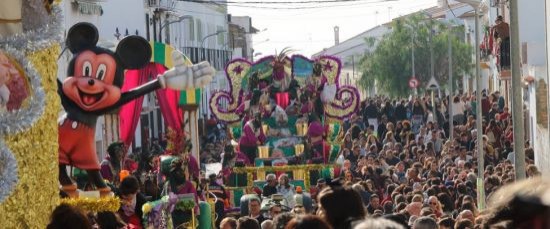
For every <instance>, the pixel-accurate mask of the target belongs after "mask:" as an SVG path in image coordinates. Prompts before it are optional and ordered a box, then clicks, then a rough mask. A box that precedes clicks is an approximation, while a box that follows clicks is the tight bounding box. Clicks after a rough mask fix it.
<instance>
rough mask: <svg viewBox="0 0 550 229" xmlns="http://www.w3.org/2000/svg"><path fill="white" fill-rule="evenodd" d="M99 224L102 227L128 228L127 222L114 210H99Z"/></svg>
mask: <svg viewBox="0 0 550 229" xmlns="http://www.w3.org/2000/svg"><path fill="white" fill-rule="evenodd" d="M96 218H97V220H96V222H97V225H98V226H99V228H101V229H121V228H126V224H125V223H124V222H122V220H121V219H120V218H119V217H118V216H117V215H116V214H115V213H113V212H98V213H97V217H96Z"/></svg>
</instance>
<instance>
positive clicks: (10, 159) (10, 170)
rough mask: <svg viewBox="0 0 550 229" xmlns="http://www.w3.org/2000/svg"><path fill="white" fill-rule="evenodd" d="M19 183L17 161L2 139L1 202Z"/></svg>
mask: <svg viewBox="0 0 550 229" xmlns="http://www.w3.org/2000/svg"><path fill="white" fill-rule="evenodd" d="M16 184H17V161H16V160H15V157H14V156H13V154H12V153H11V152H10V150H9V149H8V147H7V146H6V145H5V144H4V142H3V141H2V140H0V203H1V202H2V201H4V199H5V198H6V197H7V196H8V195H9V194H10V193H11V192H12V190H13V188H14V187H15V185H16Z"/></svg>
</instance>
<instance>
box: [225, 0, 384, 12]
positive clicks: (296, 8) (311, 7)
mask: <svg viewBox="0 0 550 229" xmlns="http://www.w3.org/2000/svg"><path fill="white" fill-rule="evenodd" d="M382 2H386V0H378V1H369V2H355V4H344V5H321V6H295V7H289V6H281V7H275V6H255V5H239V4H233V5H230V6H231V7H241V8H254V9H272V10H308V9H321V8H332V7H349V6H358V5H369V4H375V3H382Z"/></svg>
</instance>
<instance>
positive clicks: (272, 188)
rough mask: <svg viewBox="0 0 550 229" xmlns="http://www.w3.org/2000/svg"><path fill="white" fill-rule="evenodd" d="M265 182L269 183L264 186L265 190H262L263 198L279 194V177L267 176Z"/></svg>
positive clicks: (271, 174)
mask: <svg viewBox="0 0 550 229" xmlns="http://www.w3.org/2000/svg"><path fill="white" fill-rule="evenodd" d="M265 181H266V182H267V183H266V184H265V185H264V188H263V190H262V196H264V197H270V196H271V195H273V194H277V177H276V176H275V174H273V173H270V174H267V176H266V177H265Z"/></svg>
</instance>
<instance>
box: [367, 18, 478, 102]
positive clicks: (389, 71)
mask: <svg viewBox="0 0 550 229" xmlns="http://www.w3.org/2000/svg"><path fill="white" fill-rule="evenodd" d="M430 28H433V30H431V31H433V36H432V42H431V43H430ZM449 35H450V36H451V44H452V49H453V76H454V80H455V83H456V80H459V79H460V78H461V77H462V76H463V75H464V74H469V73H470V72H471V71H472V67H473V63H472V52H473V49H472V47H471V46H470V45H468V44H467V43H466V42H465V41H464V26H460V25H453V26H452V29H451V30H450V31H449V29H448V27H447V25H446V24H445V23H444V22H440V21H437V20H436V19H434V20H430V19H429V18H426V17H425V16H424V15H422V14H415V15H411V16H409V17H406V18H403V19H400V20H395V21H394V22H393V24H392V30H391V32H390V33H388V34H386V35H385V36H383V37H382V38H381V39H379V40H376V39H374V38H367V39H366V41H365V42H366V43H367V45H368V46H370V47H372V48H374V50H373V49H371V50H373V51H367V52H366V53H365V54H364V55H363V57H362V58H361V61H360V68H361V71H362V75H361V78H360V80H359V85H360V86H361V87H363V88H365V89H367V88H372V87H374V86H376V88H377V89H378V91H381V92H383V93H385V94H388V95H390V96H406V95H409V94H410V92H411V89H409V86H408V81H409V79H410V78H411V75H412V53H411V51H412V47H413V45H414V52H415V71H416V78H417V79H418V80H419V81H420V87H419V89H423V88H425V87H426V86H427V84H428V81H429V80H430V77H431V74H430V44H432V45H433V55H434V75H435V77H436V80H437V81H438V83H439V85H440V86H442V87H443V86H446V85H447V84H448V79H449V78H448V77H449V72H448V66H449V65H448V63H449V62H448V61H449V60H448V44H449V42H448V38H449ZM413 36H414V39H413ZM375 81H376V85H374V82H375Z"/></svg>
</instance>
